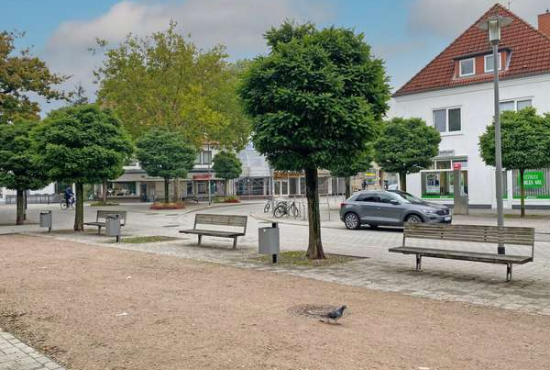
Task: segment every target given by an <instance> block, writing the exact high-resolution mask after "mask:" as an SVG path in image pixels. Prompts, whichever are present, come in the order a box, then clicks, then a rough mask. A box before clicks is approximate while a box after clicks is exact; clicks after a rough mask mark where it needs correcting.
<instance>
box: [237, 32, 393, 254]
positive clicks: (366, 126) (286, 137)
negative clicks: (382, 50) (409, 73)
mask: <svg viewBox="0 0 550 370" xmlns="http://www.w3.org/2000/svg"><path fill="white" fill-rule="evenodd" d="M265 38H266V39H267V44H268V45H269V46H270V49H271V50H270V53H269V54H268V55H267V56H260V57H257V58H256V59H255V60H254V61H253V62H252V64H251V66H250V68H249V69H248V71H247V73H246V74H245V77H244V81H243V86H242V88H241V90H240V95H241V98H242V100H243V102H244V105H245V109H246V111H247V112H248V114H249V115H250V116H251V117H252V118H253V120H252V128H253V134H252V140H253V143H254V146H255V148H256V149H257V150H258V151H259V152H261V153H262V154H264V155H265V156H266V157H267V159H268V160H269V162H270V163H271V164H272V166H273V167H274V168H275V169H277V170H284V171H302V170H303V171H304V172H305V178H306V196H307V200H308V215H309V243H308V250H307V256H308V257H309V258H312V259H319V258H324V257H325V255H324V252H323V245H322V240H321V224H320V216H319V192H318V169H319V168H325V169H330V168H332V167H333V166H334V165H335V164H337V163H341V162H342V159H343V158H353V157H356V156H358V155H359V154H360V153H361V152H362V151H363V150H364V148H365V146H366V144H367V142H369V141H371V140H373V139H374V137H375V136H376V133H377V129H378V126H379V121H380V120H381V118H382V116H383V114H384V113H385V112H386V110H387V108H388V106H387V104H386V102H387V100H388V99H389V87H388V84H387V78H386V75H385V70H384V66H383V62H382V61H381V60H380V59H376V58H374V57H373V56H372V54H371V51H370V47H369V46H368V45H367V44H366V43H365V42H364V40H363V38H364V37H363V35H362V34H354V32H353V31H352V30H348V29H342V28H335V27H330V28H326V29H323V30H317V29H316V28H315V27H314V25H312V24H310V23H306V24H303V25H296V24H294V23H291V22H286V23H284V24H283V25H282V26H281V27H280V28H277V29H276V28H272V29H271V30H270V31H268V32H267V33H266V36H265Z"/></svg>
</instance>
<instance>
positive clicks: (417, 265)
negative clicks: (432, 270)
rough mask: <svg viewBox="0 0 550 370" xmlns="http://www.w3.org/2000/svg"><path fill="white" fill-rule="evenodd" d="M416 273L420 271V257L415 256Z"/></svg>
mask: <svg viewBox="0 0 550 370" xmlns="http://www.w3.org/2000/svg"><path fill="white" fill-rule="evenodd" d="M416 271H422V255H421V254H417V255H416Z"/></svg>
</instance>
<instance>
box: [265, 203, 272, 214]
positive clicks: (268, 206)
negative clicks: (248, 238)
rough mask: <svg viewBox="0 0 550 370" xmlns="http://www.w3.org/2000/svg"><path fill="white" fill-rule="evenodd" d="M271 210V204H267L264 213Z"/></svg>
mask: <svg viewBox="0 0 550 370" xmlns="http://www.w3.org/2000/svg"><path fill="white" fill-rule="evenodd" d="M270 208H271V202H267V203H266V204H265V206H264V213H268V212H269V209H270Z"/></svg>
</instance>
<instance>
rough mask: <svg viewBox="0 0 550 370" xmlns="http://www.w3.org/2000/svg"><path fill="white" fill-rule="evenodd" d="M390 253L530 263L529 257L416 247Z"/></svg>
mask: <svg viewBox="0 0 550 370" xmlns="http://www.w3.org/2000/svg"><path fill="white" fill-rule="evenodd" d="M389 251H390V252H394V253H403V254H420V255H422V256H425V257H435V258H448V259H459V260H464V261H478V262H488V263H502V264H507V263H517V264H524V263H527V262H531V261H532V260H533V258H532V257H531V256H514V255H508V254H492V253H479V252H465V251H458V250H448V249H432V248H417V247H395V248H390V249H389Z"/></svg>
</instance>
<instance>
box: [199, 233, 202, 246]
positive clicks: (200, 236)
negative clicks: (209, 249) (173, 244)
mask: <svg viewBox="0 0 550 370" xmlns="http://www.w3.org/2000/svg"><path fill="white" fill-rule="evenodd" d="M201 242H202V235H199V245H201Z"/></svg>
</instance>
